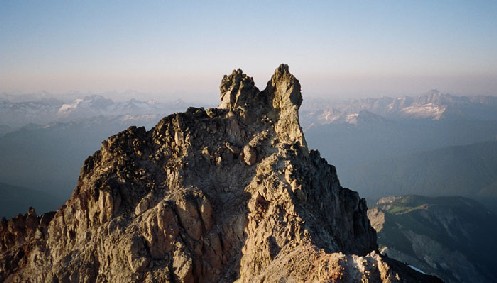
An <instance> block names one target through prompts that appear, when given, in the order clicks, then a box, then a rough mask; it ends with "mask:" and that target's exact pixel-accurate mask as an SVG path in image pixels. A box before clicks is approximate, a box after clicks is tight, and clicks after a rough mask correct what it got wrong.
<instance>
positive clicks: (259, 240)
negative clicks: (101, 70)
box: [0, 65, 428, 282]
mask: <svg viewBox="0 0 497 283" xmlns="http://www.w3.org/2000/svg"><path fill="white" fill-rule="evenodd" d="M220 89H221V104H220V108H216V109H207V110H205V109H197V108H189V109H188V110H187V111H186V113H178V114H173V115H170V116H168V117H166V118H164V119H163V120H161V121H160V122H159V123H158V124H157V125H156V126H155V127H154V128H152V129H151V130H150V131H146V130H145V129H144V128H136V127H131V128H129V129H128V130H126V131H123V132H121V133H119V134H117V135H115V136H113V137H110V138H109V139H108V140H106V141H104V142H103V143H102V147H101V149H100V150H99V151H97V152H96V153H95V154H94V155H93V156H91V157H89V158H88V159H87V160H86V161H85V162H84V165H83V168H82V170H81V175H80V178H79V182H78V185H77V187H76V189H75V190H74V193H73V195H72V196H71V198H70V199H69V200H68V201H67V202H66V203H65V205H64V206H63V207H62V208H61V209H59V210H58V211H57V212H56V213H55V215H50V217H48V216H47V217H45V216H43V217H41V218H40V217H37V216H36V215H34V216H31V218H28V219H31V220H33V221H31V220H29V221H30V223H31V222H33V223H31V224H29V225H27V224H25V223H24V222H26V221H27V220H26V219H24V220H23V221H24V222H22V221H21V220H19V219H13V220H9V221H3V222H2V226H1V227H0V229H1V230H0V243H1V245H0V281H26V280H32V281H39V282H46V281H50V282H52V281H54V282H57V281H62V282H69V281H78V282H93V281H99V282H102V281H112V282H143V281H145V282H164V281H169V282H177V281H179V282H232V281H239V282H249V281H250V282H253V281H254V280H255V281H261V282H262V281H265V282H281V281H292V280H293V281H299V282H300V281H306V280H309V281H321V282H322V281H336V280H341V281H351V282H355V281H357V280H361V279H364V278H368V279H369V280H370V281H372V282H382V281H383V282H390V281H397V280H407V281H409V280H420V278H421V279H426V278H428V277H423V276H422V275H421V274H419V273H416V272H405V270H402V268H391V267H390V265H389V263H387V262H386V261H384V260H383V259H382V258H381V256H380V255H379V254H377V253H376V252H375V250H377V244H376V234H375V232H374V230H373V229H372V228H371V226H370V224H369V220H368V218H367V214H366V212H367V207H366V204H365V201H364V199H361V198H360V197H359V196H358V194H357V193H356V192H353V191H351V190H349V189H346V188H342V187H341V186H340V183H339V181H338V178H337V175H336V171H335V167H333V166H331V165H329V164H328V163H327V162H326V161H325V160H324V159H323V158H321V157H320V156H319V153H318V152H317V151H313V150H309V149H308V148H307V145H306V142H305V139H304V135H303V133H302V130H301V128H300V125H299V116H298V110H299V106H300V105H301V103H302V95H301V92H300V84H299V81H298V80H297V79H296V78H295V77H294V76H293V75H291V74H290V72H289V69H288V66H286V65H281V66H280V67H279V68H278V69H276V71H275V73H274V75H273V76H272V78H271V80H270V81H269V82H268V84H267V87H266V89H265V90H263V91H259V90H258V89H257V88H256V87H255V84H254V82H253V80H252V78H250V77H248V76H246V75H245V74H243V72H242V71H241V70H235V71H233V73H232V74H231V75H229V76H225V77H224V78H223V80H222V82H221V87H220ZM44 219H45V220H44ZM21 222H22V223H21ZM23 229H24V230H23ZM12 237H17V238H16V240H15V241H12V240H11V239H12ZM20 251H22V252H20Z"/></svg>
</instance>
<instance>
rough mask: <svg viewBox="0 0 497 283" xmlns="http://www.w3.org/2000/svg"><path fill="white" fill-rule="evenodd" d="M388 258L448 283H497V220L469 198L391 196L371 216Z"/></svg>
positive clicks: (385, 198) (369, 213)
mask: <svg viewBox="0 0 497 283" xmlns="http://www.w3.org/2000/svg"><path fill="white" fill-rule="evenodd" d="M368 216H369V219H370V221H371V224H372V226H373V227H374V228H375V229H376V231H377V232H378V235H379V240H378V242H379V244H380V249H381V251H382V253H388V255H389V256H392V257H394V258H396V259H398V260H402V261H403V262H407V263H408V264H410V265H412V266H415V267H416V268H418V269H420V270H423V271H424V272H427V273H431V274H436V275H437V276H439V277H440V278H442V279H443V280H444V281H446V282H496V281H497V272H496V271H495V262H496V261H495V254H496V253H497V244H496V242H495V239H496V238H497V228H495V225H492V224H493V223H497V216H496V215H495V214H493V213H491V212H490V211H489V210H488V209H486V208H485V207H484V206H483V205H482V204H479V203H478V202H476V201H474V200H471V199H468V198H464V197H425V196H415V195H411V196H390V197H384V198H381V199H380V200H379V201H378V202H377V203H376V206H375V207H373V208H371V209H370V210H369V211H368Z"/></svg>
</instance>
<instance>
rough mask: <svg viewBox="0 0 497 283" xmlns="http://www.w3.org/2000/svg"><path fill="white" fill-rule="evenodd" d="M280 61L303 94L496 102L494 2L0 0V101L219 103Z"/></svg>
mask: <svg viewBox="0 0 497 283" xmlns="http://www.w3.org/2000/svg"><path fill="white" fill-rule="evenodd" d="M280 63H287V64H289V65H290V69H291V71H292V73H294V74H295V75H296V77H297V78H299V79H300V81H301V83H302V86H303V92H304V95H307V96H328V97H347V96H349V97H357V96H362V97H365V96H381V95H406V94H419V93H422V92H425V91H428V90H430V89H432V88H437V89H439V90H440V91H442V92H450V93H454V94H461V95H463V94H467V95H474V94H484V95H497V1H493V0H489V1H469V0H468V1H456V0H450V1H449V0H447V1H443V0H437V1H434V0H433V1H401V0H396V1H393V0H392V1H243V2H242V1H122V0H121V1H62V0H60V1H52V0H43V1H40V0H36V1H27V0H22V1H15V0H10V1H4V0H0V92H34V91H41V90H46V91H49V92H56V93H64V92H70V91H81V92H106V91H118V92H122V91H126V90H137V91H140V92H149V93H154V95H155V96H157V95H159V94H160V95H161V96H162V97H163V98H166V99H170V98H181V97H182V98H186V99H189V100H191V99H196V98H200V99H202V100H212V101H216V100H217V99H218V96H217V95H218V86H219V82H220V79H221V77H222V75H223V74H226V73H229V72H231V70H233V69H234V68H241V69H243V70H244V71H245V73H247V74H249V75H251V76H253V77H254V79H255V80H256V85H257V86H259V88H264V86H265V84H266V82H267V80H268V79H269V78H270V75H271V74H272V72H273V71H274V69H275V68H276V67H277V66H278V65H279V64H280Z"/></svg>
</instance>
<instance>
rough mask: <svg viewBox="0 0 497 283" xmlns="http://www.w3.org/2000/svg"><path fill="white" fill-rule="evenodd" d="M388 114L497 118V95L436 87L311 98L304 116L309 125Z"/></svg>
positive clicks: (351, 121) (396, 116)
mask: <svg viewBox="0 0 497 283" xmlns="http://www.w3.org/2000/svg"><path fill="white" fill-rule="evenodd" d="M380 117H381V118H386V119H389V120H404V119H408V120H412V119H429V120H442V119H444V120H446V119H449V120H461V119H462V120H479V121H488V120H491V121H495V120H497V97H495V96H453V95H450V94H445V93H441V92H439V91H438V90H432V91H430V92H428V93H427V94H425V95H421V96H417V97H410V96H405V97H398V98H393V97H381V98H363V99H351V100H344V101H329V100H324V99H314V100H310V101H308V102H307V103H305V104H304V105H303V108H302V114H301V119H302V123H303V126H304V127H305V128H308V127H313V126H318V125H326V124H332V123H348V124H353V125H355V124H358V122H359V121H358V119H362V122H368V121H375V120H377V119H380Z"/></svg>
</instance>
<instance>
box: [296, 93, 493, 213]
mask: <svg viewBox="0 0 497 283" xmlns="http://www.w3.org/2000/svg"><path fill="white" fill-rule="evenodd" d="M309 105H314V107H316V108H315V110H313V111H310V110H309V107H310V106H309ZM306 109H307V110H308V111H307V112H306V114H303V117H302V119H307V122H306V124H307V125H308V127H307V131H306V137H307V141H308V142H309V144H310V146H311V147H313V148H319V150H320V151H321V153H322V155H323V156H324V157H326V158H327V159H328V160H329V161H330V162H331V163H332V164H334V165H336V166H337V170H338V172H339V176H340V181H341V182H342V184H343V185H345V186H348V187H351V188H354V189H356V190H358V191H359V192H360V193H361V195H363V196H367V197H370V198H373V199H378V198H380V197H382V196H385V195H392V194H426V195H432V196H440V195H462V196H467V197H472V198H474V199H477V200H480V201H484V202H485V204H487V205H489V206H490V208H492V209H493V210H495V211H497V173H495V172H497V97H457V96H451V95H448V94H441V93H438V92H432V93H430V94H427V95H425V96H420V97H403V98H372V99H362V100H351V101H348V102H341V103H337V104H333V103H326V102H320V103H315V102H311V103H309V104H308V105H307V108H306ZM423 109H424V110H426V111H424V110H423ZM427 109H431V110H429V111H428V110H427ZM437 109H438V110H437ZM435 110H436V111H435ZM439 110H440V111H439ZM325 113H328V114H330V113H331V114H330V115H328V114H326V115H325ZM429 113H431V114H430V115H428V114H429ZM414 114H416V115H414Z"/></svg>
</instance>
